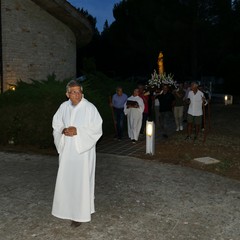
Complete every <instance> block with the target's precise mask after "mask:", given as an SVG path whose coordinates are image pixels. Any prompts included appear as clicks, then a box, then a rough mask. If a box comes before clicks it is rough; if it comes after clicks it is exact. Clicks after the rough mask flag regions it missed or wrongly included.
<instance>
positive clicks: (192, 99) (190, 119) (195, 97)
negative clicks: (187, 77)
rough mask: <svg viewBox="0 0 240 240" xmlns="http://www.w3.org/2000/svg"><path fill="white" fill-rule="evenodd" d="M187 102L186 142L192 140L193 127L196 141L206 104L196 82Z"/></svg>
mask: <svg viewBox="0 0 240 240" xmlns="http://www.w3.org/2000/svg"><path fill="white" fill-rule="evenodd" d="M187 101H188V103H189V107H188V114H187V132H188V135H187V137H186V140H190V139H191V135H192V129H193V126H195V136H194V140H196V139H197V137H198V133H199V131H200V127H201V124H202V115H203V109H202V107H203V102H205V97H204V94H203V92H201V91H200V90H199V89H198V84H197V83H196V82H192V83H191V90H190V91H189V93H188V96H187Z"/></svg>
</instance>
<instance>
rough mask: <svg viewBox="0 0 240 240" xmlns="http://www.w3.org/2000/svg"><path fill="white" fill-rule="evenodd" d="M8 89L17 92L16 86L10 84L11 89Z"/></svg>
mask: <svg viewBox="0 0 240 240" xmlns="http://www.w3.org/2000/svg"><path fill="white" fill-rule="evenodd" d="M8 89H9V90H11V91H15V90H16V85H14V84H9V88H8Z"/></svg>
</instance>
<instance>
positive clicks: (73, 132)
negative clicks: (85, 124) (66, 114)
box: [62, 126, 77, 137]
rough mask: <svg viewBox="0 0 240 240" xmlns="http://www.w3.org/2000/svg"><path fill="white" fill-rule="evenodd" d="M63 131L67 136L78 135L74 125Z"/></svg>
mask: <svg viewBox="0 0 240 240" xmlns="http://www.w3.org/2000/svg"><path fill="white" fill-rule="evenodd" d="M62 133H63V134H64V135H65V136H68V137H73V136H75V135H77V129H76V128H75V127H73V126H70V127H68V128H64V129H63V131H62Z"/></svg>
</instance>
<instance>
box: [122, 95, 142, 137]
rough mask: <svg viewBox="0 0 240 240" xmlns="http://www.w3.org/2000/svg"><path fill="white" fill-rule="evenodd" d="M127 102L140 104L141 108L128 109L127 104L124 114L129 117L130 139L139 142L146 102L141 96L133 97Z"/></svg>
mask: <svg viewBox="0 0 240 240" xmlns="http://www.w3.org/2000/svg"><path fill="white" fill-rule="evenodd" d="M127 100H130V101H136V102H138V105H139V108H127V103H125V105H124V113H125V115H127V124H128V137H129V138H130V139H131V140H136V141H137V140H138V137H139V133H140V130H141V126H142V113H143V111H144V102H143V100H142V98H140V97H139V96H136V97H134V96H131V97H129V98H128V99H127Z"/></svg>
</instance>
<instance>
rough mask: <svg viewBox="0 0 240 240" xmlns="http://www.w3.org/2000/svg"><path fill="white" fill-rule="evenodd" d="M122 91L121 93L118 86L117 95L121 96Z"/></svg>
mask: <svg viewBox="0 0 240 240" xmlns="http://www.w3.org/2000/svg"><path fill="white" fill-rule="evenodd" d="M122 93H123V91H122V89H121V88H118V89H117V95H118V96H122Z"/></svg>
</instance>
